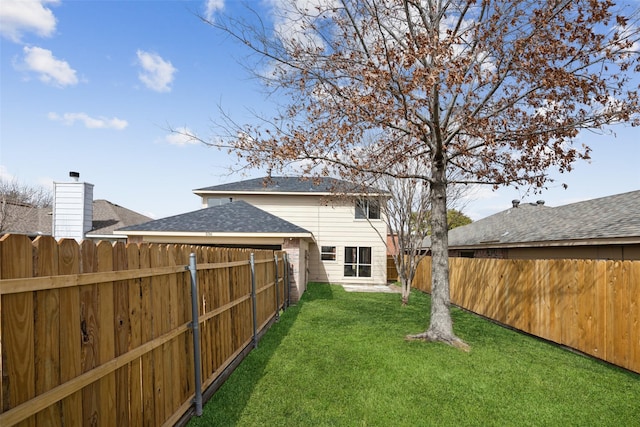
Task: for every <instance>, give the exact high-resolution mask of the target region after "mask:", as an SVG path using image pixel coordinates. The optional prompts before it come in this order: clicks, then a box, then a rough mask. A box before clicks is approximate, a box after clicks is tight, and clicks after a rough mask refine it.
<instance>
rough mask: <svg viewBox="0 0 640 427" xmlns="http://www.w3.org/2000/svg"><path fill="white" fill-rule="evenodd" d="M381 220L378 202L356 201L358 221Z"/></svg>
mask: <svg viewBox="0 0 640 427" xmlns="http://www.w3.org/2000/svg"><path fill="white" fill-rule="evenodd" d="M367 218H368V219H380V204H379V203H378V201H377V200H356V219H367Z"/></svg>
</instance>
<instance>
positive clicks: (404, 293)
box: [401, 277, 411, 305]
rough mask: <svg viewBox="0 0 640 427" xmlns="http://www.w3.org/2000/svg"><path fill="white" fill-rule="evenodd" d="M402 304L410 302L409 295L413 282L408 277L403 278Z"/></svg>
mask: <svg viewBox="0 0 640 427" xmlns="http://www.w3.org/2000/svg"><path fill="white" fill-rule="evenodd" d="M401 281H402V305H407V304H409V295H410V294H411V283H410V282H409V280H408V279H407V278H406V277H403V278H402V280H401Z"/></svg>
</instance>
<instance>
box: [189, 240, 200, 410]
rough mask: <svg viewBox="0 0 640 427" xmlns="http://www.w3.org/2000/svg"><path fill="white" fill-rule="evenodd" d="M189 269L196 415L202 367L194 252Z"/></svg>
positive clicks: (190, 257)
mask: <svg viewBox="0 0 640 427" xmlns="http://www.w3.org/2000/svg"><path fill="white" fill-rule="evenodd" d="M189 271H190V272H191V319H192V320H191V329H192V330H193V364H194V366H193V368H194V372H195V389H196V390H195V400H194V403H195V406H196V415H197V416H198V417H199V416H201V415H202V367H201V366H200V363H201V362H200V319H199V314H198V277H197V273H196V271H197V269H196V254H195V253H191V255H189Z"/></svg>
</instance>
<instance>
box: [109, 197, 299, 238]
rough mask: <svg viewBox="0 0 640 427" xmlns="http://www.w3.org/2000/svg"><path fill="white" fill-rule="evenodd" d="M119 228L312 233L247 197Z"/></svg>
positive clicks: (126, 229)
mask: <svg viewBox="0 0 640 427" xmlns="http://www.w3.org/2000/svg"><path fill="white" fill-rule="evenodd" d="M120 231H153V232H220V233H284V234H293V233H309V232H308V231H307V230H305V229H304V228H302V227H298V226H297V225H295V224H292V223H290V222H288V221H285V220H284V219H282V218H279V217H277V216H275V215H272V214H270V213H268V212H265V211H263V210H262V209H258V208H256V207H255V206H253V205H251V204H249V203H247V202H244V201H235V202H232V203H226V204H223V205H219V206H212V207H209V208H203V209H198V210H197V211H193V212H188V213H185V214H181V215H175V216H171V217H167V218H162V219H158V220H155V221H150V222H146V223H144V224H139V225H135V226H131V227H125V228H121V229H120Z"/></svg>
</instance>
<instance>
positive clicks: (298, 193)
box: [193, 190, 390, 197]
mask: <svg viewBox="0 0 640 427" xmlns="http://www.w3.org/2000/svg"><path fill="white" fill-rule="evenodd" d="M193 194H195V195H197V196H206V195H227V196H228V195H235V194H237V195H244V196H248V195H250V196H254V195H270V196H369V197H371V196H374V197H390V196H389V194H387V193H377V192H376V193H364V192H358V193H356V192H331V191H260V190H237V191H220V190H193Z"/></svg>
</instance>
